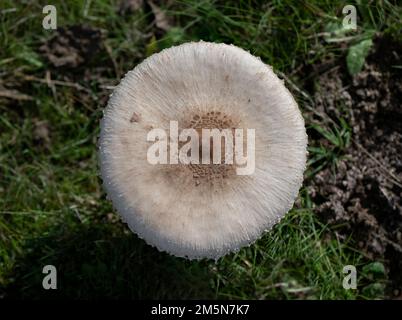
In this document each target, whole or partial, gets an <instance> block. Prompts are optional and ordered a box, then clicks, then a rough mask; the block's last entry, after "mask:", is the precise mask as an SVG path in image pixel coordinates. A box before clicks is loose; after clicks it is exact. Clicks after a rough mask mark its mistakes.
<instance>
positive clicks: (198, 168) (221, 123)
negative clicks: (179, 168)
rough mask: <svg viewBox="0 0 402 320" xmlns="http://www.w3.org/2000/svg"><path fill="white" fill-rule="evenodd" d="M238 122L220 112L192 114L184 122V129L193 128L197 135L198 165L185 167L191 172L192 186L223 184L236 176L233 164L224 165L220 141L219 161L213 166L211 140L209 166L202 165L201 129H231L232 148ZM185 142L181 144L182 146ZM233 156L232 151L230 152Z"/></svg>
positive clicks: (223, 151)
mask: <svg viewBox="0 0 402 320" xmlns="http://www.w3.org/2000/svg"><path fill="white" fill-rule="evenodd" d="M239 122H240V121H238V120H235V118H234V117H232V116H229V115H226V114H224V113H223V112H220V111H210V112H206V113H197V114H193V115H192V117H191V118H190V120H187V121H185V122H184V123H186V124H187V126H186V127H185V128H193V129H195V130H196V131H197V133H198V135H199V157H200V164H189V165H187V166H186V167H187V168H188V169H189V170H190V171H191V173H192V177H193V180H194V184H195V185H196V186H198V185H200V184H201V183H209V184H210V185H214V184H223V183H224V180H225V179H227V178H228V177H230V176H233V175H235V174H236V168H235V165H234V164H225V140H224V139H221V161H220V164H213V147H214V146H213V139H212V138H211V140H210V164H202V163H201V162H202V129H219V130H223V129H231V130H232V136H233V147H234V132H235V129H236V128H238V126H237V125H238V124H239ZM184 143H185V142H182V144H184ZM231 152H232V154H233V156H234V149H233V150H231Z"/></svg>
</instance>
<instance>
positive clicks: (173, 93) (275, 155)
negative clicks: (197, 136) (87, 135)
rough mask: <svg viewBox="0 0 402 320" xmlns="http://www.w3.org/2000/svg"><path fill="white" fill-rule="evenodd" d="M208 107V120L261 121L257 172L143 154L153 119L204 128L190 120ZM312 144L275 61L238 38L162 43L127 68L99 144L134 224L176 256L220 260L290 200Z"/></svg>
mask: <svg viewBox="0 0 402 320" xmlns="http://www.w3.org/2000/svg"><path fill="white" fill-rule="evenodd" d="M203 116H204V118H205V121H204V122H203V125H205V124H207V125H208V124H211V123H214V124H216V123H218V124H220V126H226V125H227V126H233V125H235V126H236V127H237V128H238V127H241V128H252V129H255V172H254V173H253V174H251V175H236V174H233V172H232V173H229V174H228V175H225V174H220V171H219V170H220V169H218V171H219V172H218V174H216V175H214V174H212V172H213V171H214V169H213V168H212V169H208V170H209V171H208V170H206V171H205V170H204V169H202V168H201V169H200V167H201V166H202V165H198V166H189V165H184V164H176V165H162V164H158V165H153V164H150V163H149V162H148V161H147V150H148V148H149V146H150V142H148V141H147V134H148V132H149V131H150V130H151V129H152V128H163V129H165V130H166V131H167V132H169V121H170V120H177V121H178V123H179V127H181V128H187V127H189V126H192V127H194V128H199V127H198V126H197V123H196V122H197V121H194V119H202V117H203ZM217 117H220V119H214V118H217ZM223 117H224V118H223ZM222 119H223V120H222ZM226 120H227V121H226ZM211 121H212V122H211ZM225 121H226V122H225ZM201 122H202V121H201ZM306 146H307V135H306V130H305V127H304V120H303V117H302V115H301V113H300V111H299V109H298V106H297V104H296V102H295V100H294V99H293V97H292V95H291V94H290V93H289V91H288V90H287V89H286V87H285V86H284V85H283V83H282V81H281V80H280V79H279V78H278V77H277V76H276V75H275V74H274V72H273V71H272V68H271V67H269V66H267V65H266V64H264V63H263V62H262V61H261V60H260V59H259V58H256V57H254V56H253V55H251V54H250V53H248V52H246V51H244V50H243V49H240V48H238V47H236V46H233V45H226V44H216V43H208V42H197V43H186V44H183V45H180V46H176V47H172V48H169V49H165V50H163V51H162V52H160V53H158V54H154V55H152V56H151V57H149V58H147V59H146V60H145V61H143V62H142V63H141V64H139V65H138V66H136V67H135V69H134V70H132V71H130V72H128V73H127V74H126V76H125V78H124V79H123V80H122V81H121V83H120V84H119V85H118V86H117V87H116V89H115V90H114V92H113V94H112V96H111V98H110V100H109V103H108V106H107V108H106V109H105V111H104V118H103V119H102V122H101V135H100V151H99V153H100V166H101V174H102V178H103V181H104V187H105V188H106V191H107V194H108V196H109V197H110V198H111V200H112V202H113V205H114V207H115V208H116V210H117V211H118V212H119V213H120V215H121V216H122V217H123V220H125V221H126V222H127V223H128V225H129V227H130V228H131V229H132V231H134V232H135V233H137V234H138V235H139V236H140V237H141V238H143V239H144V240H145V241H146V242H147V243H148V244H151V245H153V246H156V247H157V248H158V249H159V250H162V251H167V252H169V253H171V254H174V255H176V256H181V257H188V258H192V259H193V258H197V259H199V258H204V257H207V258H215V259H217V258H219V257H221V256H223V255H225V254H227V253H229V252H232V251H236V250H238V249H239V248H241V247H243V246H245V245H248V244H250V243H252V242H254V241H255V240H256V239H258V238H259V237H260V236H261V235H262V234H263V232H264V231H267V230H269V229H271V228H272V226H273V225H274V224H275V223H277V222H278V221H279V220H280V219H281V218H282V217H283V216H284V215H285V214H286V212H288V211H289V210H290V209H291V208H292V206H293V203H294V200H295V198H296V197H297V195H298V190H299V188H300V186H301V184H302V181H303V172H304V169H305V165H306ZM210 166H215V167H216V166H222V165H210ZM215 167H214V168H215ZM197 168H198V169H197ZM216 168H218V167H216ZM197 170H198V171H197ZM199 170H201V176H202V175H203V174H204V175H205V176H204V177H203V179H200V178H199V173H200V172H199ZM203 170H204V171H203ZM211 170H212V171H211Z"/></svg>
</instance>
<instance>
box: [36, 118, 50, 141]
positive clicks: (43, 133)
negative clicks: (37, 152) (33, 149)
mask: <svg viewBox="0 0 402 320" xmlns="http://www.w3.org/2000/svg"><path fill="white" fill-rule="evenodd" d="M33 125H34V129H33V138H34V140H35V141H37V142H39V143H40V144H42V145H44V146H45V147H46V148H48V147H49V146H50V130H49V123H48V122H47V121H46V120H38V119H36V118H35V119H33Z"/></svg>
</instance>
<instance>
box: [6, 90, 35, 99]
mask: <svg viewBox="0 0 402 320" xmlns="http://www.w3.org/2000/svg"><path fill="white" fill-rule="evenodd" d="M0 97H3V98H8V99H13V100H21V101H29V100H33V98H32V97H31V96H29V95H27V94H24V93H21V92H19V91H17V90H8V89H0Z"/></svg>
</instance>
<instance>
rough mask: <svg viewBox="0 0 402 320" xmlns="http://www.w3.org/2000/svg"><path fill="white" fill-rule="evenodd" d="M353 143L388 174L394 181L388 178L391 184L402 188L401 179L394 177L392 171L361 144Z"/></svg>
mask: <svg viewBox="0 0 402 320" xmlns="http://www.w3.org/2000/svg"><path fill="white" fill-rule="evenodd" d="M352 142H353V143H354V144H355V145H356V147H358V148H359V149H360V150H361V151H363V152H364V153H365V154H366V155H367V156H368V157H369V158H370V159H371V160H373V161H374V162H375V163H376V164H377V165H378V166H379V167H380V168H381V169H382V170H383V171H384V172H385V173H387V174H388V175H389V176H390V177H391V178H392V179H390V178H388V179H389V180H390V181H391V182H393V183H394V184H395V185H397V186H398V187H400V188H402V182H401V181H399V178H398V177H397V176H396V175H394V174H393V173H392V172H391V170H389V169H388V168H387V167H385V166H384V165H383V164H382V163H381V162H380V161H378V160H377V159H376V157H374V156H373V155H372V154H371V153H370V152H368V151H367V150H366V148H364V147H363V146H362V145H361V144H360V143H358V142H356V141H355V140H352Z"/></svg>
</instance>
